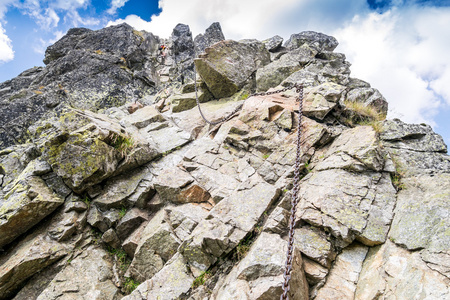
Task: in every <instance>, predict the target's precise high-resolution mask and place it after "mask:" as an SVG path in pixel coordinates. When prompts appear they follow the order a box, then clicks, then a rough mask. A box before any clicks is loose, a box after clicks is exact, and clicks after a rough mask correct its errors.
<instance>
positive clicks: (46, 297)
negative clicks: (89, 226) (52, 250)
mask: <svg viewBox="0 0 450 300" xmlns="http://www.w3.org/2000/svg"><path fill="white" fill-rule="evenodd" d="M80 274H89V277H87V276H80ZM113 276H114V275H113V272H112V263H111V261H110V260H109V255H108V253H107V252H106V251H105V250H103V249H101V248H99V247H92V246H91V247H89V248H88V249H86V250H85V251H84V252H83V254H81V255H80V256H77V257H76V258H74V259H73V260H71V261H70V263H69V264H67V266H66V267H65V268H64V269H63V270H62V271H61V272H59V273H58V274H57V275H56V276H55V277H54V278H53V280H52V281H51V282H50V284H49V285H48V286H47V288H46V289H45V290H44V291H43V292H42V293H41V294H40V295H39V297H38V298H37V299H39V300H53V299H61V298H62V299H64V298H69V297H70V298H75V299H83V298H84V299H116V298H117V297H119V295H120V292H119V289H118V288H117V287H116V286H115V285H114V283H113V281H112V280H113Z"/></svg>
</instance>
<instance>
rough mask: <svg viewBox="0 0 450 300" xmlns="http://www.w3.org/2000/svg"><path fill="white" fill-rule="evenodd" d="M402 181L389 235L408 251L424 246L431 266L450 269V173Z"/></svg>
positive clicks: (425, 257) (425, 254)
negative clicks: (402, 186) (449, 267)
mask: <svg viewBox="0 0 450 300" xmlns="http://www.w3.org/2000/svg"><path fill="white" fill-rule="evenodd" d="M402 184H403V185H404V188H403V189H402V190H401V191H400V192H399V193H398V197H397V205H396V207H395V217H394V219H393V221H392V227H391V231H390V232H389V238H390V239H391V240H392V241H393V242H395V243H396V244H398V245H402V246H404V247H406V248H407V249H409V250H418V249H424V250H423V251H424V254H423V258H424V260H425V261H427V262H429V263H430V266H439V265H441V266H442V267H443V268H444V269H445V268H448V263H447V262H448V261H449V260H450V253H448V249H449V248H450V236H449V226H450V224H449V215H450V203H449V201H448V199H450V175H449V174H436V175H434V176H426V175H423V176H417V177H412V178H404V179H402ZM443 273H448V271H445V270H444V272H443ZM447 276H448V275H447Z"/></svg>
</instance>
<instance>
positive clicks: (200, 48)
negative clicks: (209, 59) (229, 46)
mask: <svg viewBox="0 0 450 300" xmlns="http://www.w3.org/2000/svg"><path fill="white" fill-rule="evenodd" d="M223 40H225V36H224V35H223V32H222V27H221V26H220V23H219V22H214V23H212V24H211V25H210V26H209V27H208V28H206V30H205V33H204V34H199V35H197V36H196V37H195V39H194V44H195V53H196V54H197V55H199V54H200V53H202V52H204V51H205V49H206V48H207V47H210V46H211V45H213V44H215V43H218V42H220V41H223Z"/></svg>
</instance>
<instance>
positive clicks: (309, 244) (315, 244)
mask: <svg viewBox="0 0 450 300" xmlns="http://www.w3.org/2000/svg"><path fill="white" fill-rule="evenodd" d="M294 245H295V247H297V248H298V249H299V250H300V251H301V252H302V253H303V254H304V255H306V256H307V257H309V258H311V259H312V260H315V261H317V262H319V263H320V264H321V265H323V266H325V267H327V268H330V266H331V263H332V262H333V261H334V258H335V257H336V254H337V253H336V252H335V250H334V249H333V246H332V244H331V242H330V241H328V240H327V237H326V235H325V233H324V232H321V231H320V230H318V229H316V228H314V227H311V228H308V227H301V228H298V229H296V230H295V234H294Z"/></svg>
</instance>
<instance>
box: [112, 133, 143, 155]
mask: <svg viewBox="0 0 450 300" xmlns="http://www.w3.org/2000/svg"><path fill="white" fill-rule="evenodd" d="M107 140H108V141H109V142H108V144H109V145H111V146H112V147H114V148H115V149H117V150H118V151H119V152H120V155H121V156H122V157H127V156H128V154H130V152H131V150H132V149H133V148H134V147H135V146H136V143H135V141H134V140H133V138H132V137H131V136H130V135H128V134H118V133H116V132H111V133H110V134H109V135H108V137H107Z"/></svg>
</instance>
